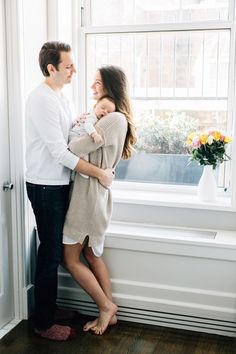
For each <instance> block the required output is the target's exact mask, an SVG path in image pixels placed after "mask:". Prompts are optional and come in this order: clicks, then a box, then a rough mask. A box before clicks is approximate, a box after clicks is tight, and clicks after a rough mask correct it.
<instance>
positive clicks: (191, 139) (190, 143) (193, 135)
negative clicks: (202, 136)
mask: <svg viewBox="0 0 236 354" xmlns="http://www.w3.org/2000/svg"><path fill="white" fill-rule="evenodd" d="M196 135H197V133H196V132H194V133H191V134H189V136H188V138H187V141H186V144H188V145H192V143H193V139H194V138H195V136H196Z"/></svg>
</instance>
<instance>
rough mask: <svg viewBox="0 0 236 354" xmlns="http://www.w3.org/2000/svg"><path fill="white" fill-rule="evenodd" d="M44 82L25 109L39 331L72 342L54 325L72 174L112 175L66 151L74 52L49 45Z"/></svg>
mask: <svg viewBox="0 0 236 354" xmlns="http://www.w3.org/2000/svg"><path fill="white" fill-rule="evenodd" d="M39 64H40V68H41V71H42V73H43V75H44V77H45V80H44V82H43V83H42V84H41V85H39V86H38V87H37V88H36V89H34V90H33V91H32V92H31V94H30V95H29V98H28V100H27V104H26V167H27V170H26V188H27V194H28V197H29V200H30V202H31V205H32V208H33V211H34V215H35V219H36V224H37V230H38V236H39V240H40V245H39V248H38V256H37V263H36V274H35V314H34V323H35V332H36V333H37V334H38V335H40V336H42V337H44V338H48V339H52V340H58V341H63V340H69V339H72V338H74V337H75V335H76V333H75V330H74V329H73V328H71V327H69V326H60V325H58V324H55V320H54V317H55V311H56V298H57V272H58V266H59V264H60V262H61V260H62V230H63V224H64V219H65V215H66V211H67V207H68V193H69V181H70V171H71V170H75V171H77V172H80V173H83V174H85V175H88V176H91V177H95V178H98V180H99V182H100V183H101V184H102V185H104V186H105V187H109V186H110V184H111V183H112V179H113V174H112V171H111V170H109V169H107V170H101V169H99V168H97V167H96V166H93V165H92V164H89V163H88V162H86V161H84V160H82V159H79V158H78V157H77V156H75V155H74V154H72V153H71V152H70V151H69V150H68V147H67V141H68V134H69V129H70V128H71V125H72V120H73V118H74V117H73V114H72V110H71V107H70V103H69V101H68V100H67V98H66V97H65V96H64V95H63V93H62V88H63V86H64V85H65V84H69V83H70V82H71V80H72V76H73V75H74V73H75V72H76V70H75V66H74V62H73V57H72V53H71V48H70V46H69V45H68V44H65V43H61V42H47V43H45V44H44V45H43V46H42V48H41V50H40V53H39Z"/></svg>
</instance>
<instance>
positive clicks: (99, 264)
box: [83, 245, 117, 331]
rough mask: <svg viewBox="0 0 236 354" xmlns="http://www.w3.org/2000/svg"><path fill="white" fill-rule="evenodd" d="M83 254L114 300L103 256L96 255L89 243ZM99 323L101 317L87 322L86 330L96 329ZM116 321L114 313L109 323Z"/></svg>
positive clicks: (101, 284) (108, 296)
mask: <svg viewBox="0 0 236 354" xmlns="http://www.w3.org/2000/svg"><path fill="white" fill-rule="evenodd" d="M83 254H84V256H85V258H86V260H87V261H88V263H89V265H90V267H91V270H92V272H93V274H94V275H95V277H96V279H97V281H98V283H99V284H100V286H101V288H102V290H103V291H104V293H105V295H106V296H107V298H108V299H109V300H110V301H111V302H113V300H112V287H111V281H110V276H109V273H108V269H107V266H106V264H105V263H104V261H103V259H102V258H101V257H96V256H95V255H94V253H93V250H92V248H91V247H88V246H87V245H86V246H85V247H84V250H83ZM98 323H99V318H97V319H95V320H94V321H90V322H88V323H86V325H85V326H84V331H89V330H90V329H92V330H96V328H97V325H98ZM116 323H117V317H116V314H114V316H112V318H111V319H110V321H109V325H115V324H116Z"/></svg>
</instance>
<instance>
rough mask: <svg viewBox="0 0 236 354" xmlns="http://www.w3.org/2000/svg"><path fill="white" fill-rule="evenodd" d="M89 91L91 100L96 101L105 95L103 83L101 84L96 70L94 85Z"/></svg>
mask: <svg viewBox="0 0 236 354" xmlns="http://www.w3.org/2000/svg"><path fill="white" fill-rule="evenodd" d="M91 89H92V90H93V92H92V98H93V99H94V100H98V99H99V98H100V97H102V96H103V95H105V91H104V87H103V83H102V78H101V74H100V71H99V70H98V71H97V72H96V75H95V80H94V83H93V84H92V86H91Z"/></svg>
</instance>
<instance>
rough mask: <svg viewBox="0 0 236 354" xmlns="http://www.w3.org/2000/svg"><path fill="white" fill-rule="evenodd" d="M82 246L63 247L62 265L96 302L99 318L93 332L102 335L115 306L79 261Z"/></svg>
mask: <svg viewBox="0 0 236 354" xmlns="http://www.w3.org/2000/svg"><path fill="white" fill-rule="evenodd" d="M82 249H83V246H82V245H80V244H79V243H77V244H75V245H64V263H65V266H66V268H67V269H68V270H69V272H70V273H71V274H72V276H73V278H74V279H75V280H76V281H77V282H78V283H79V284H80V286H81V287H82V288H83V289H84V290H85V291H86V292H87V293H88V294H89V295H90V296H91V297H92V299H93V300H94V301H95V302H96V304H97V306H98V308H99V312H100V316H99V324H98V325H97V328H96V329H95V330H94V332H95V333H96V334H103V333H104V332H105V330H106V328H107V326H108V324H109V322H110V320H111V318H112V317H113V316H114V315H115V314H116V312H117V306H116V305H115V304H113V302H112V301H111V300H110V299H109V298H108V297H107V296H106V295H105V293H104V291H103V289H102V288H101V286H100V284H99V282H98V281H97V279H96V277H95V276H94V274H93V272H92V271H91V270H90V269H89V268H88V267H86V266H85V265H84V264H83V263H82V262H81V261H80V254H81V251H82Z"/></svg>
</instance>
